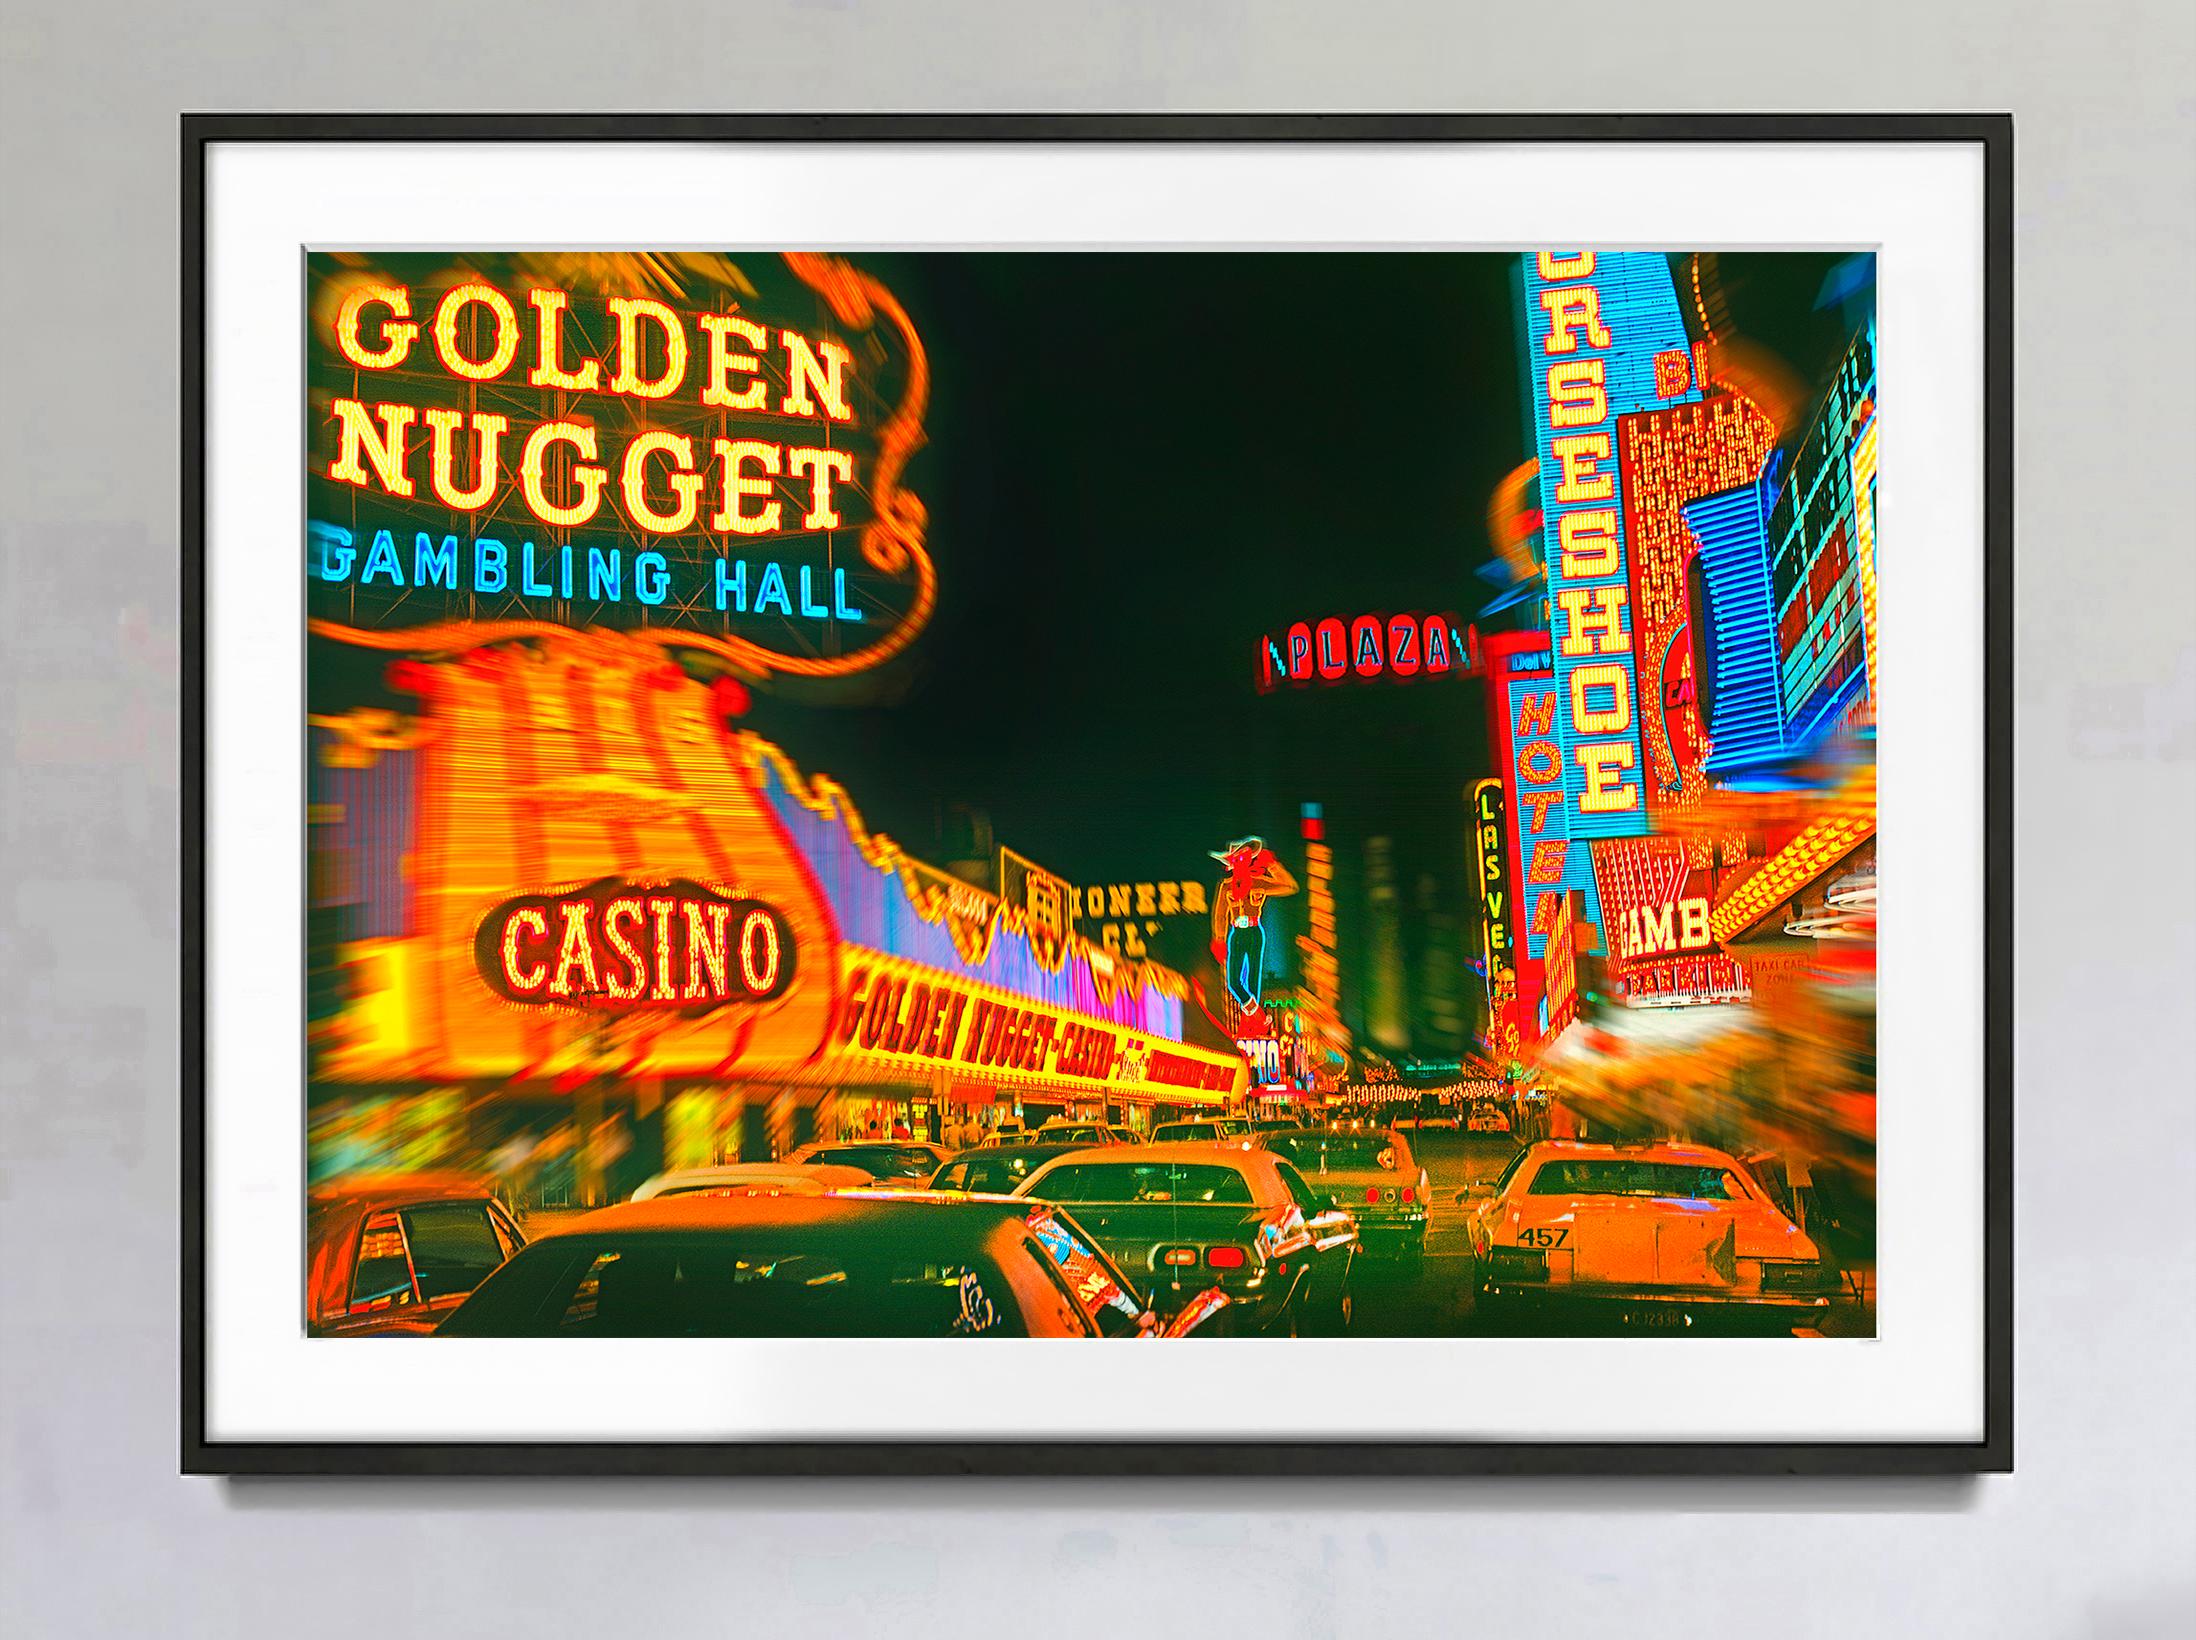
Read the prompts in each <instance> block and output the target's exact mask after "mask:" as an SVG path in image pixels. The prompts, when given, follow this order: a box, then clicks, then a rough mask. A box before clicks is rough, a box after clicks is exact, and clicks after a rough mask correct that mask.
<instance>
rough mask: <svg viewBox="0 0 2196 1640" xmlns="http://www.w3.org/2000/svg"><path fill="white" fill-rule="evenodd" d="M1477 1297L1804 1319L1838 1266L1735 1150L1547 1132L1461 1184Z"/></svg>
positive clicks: (1642, 1315) (1832, 1285) (1625, 1313)
mask: <svg viewBox="0 0 2196 1640" xmlns="http://www.w3.org/2000/svg"><path fill="white" fill-rule="evenodd" d="M1459 1199H1460V1200H1468V1201H1470V1202H1471V1204H1472V1205H1471V1211H1470V1212H1469V1213H1468V1214H1467V1216H1466V1228H1467V1230H1468V1231H1469V1233H1470V1236H1471V1242H1472V1251H1473V1253H1474V1254H1475V1255H1476V1256H1477V1258H1478V1260H1479V1278H1480V1288H1481V1293H1482V1296H1483V1300H1484V1301H1486V1302H1491V1303H1494V1304H1505V1303H1507V1304H1527V1303H1540V1304H1545V1303H1549V1302H1553V1301H1558V1300H1560V1301H1563V1302H1566V1303H1571V1304H1582V1305H1591V1306H1594V1307H1597V1308H1599V1309H1601V1310H1603V1311H1605V1312H1607V1313H1608V1314H1610V1315H1611V1316H1613V1317H1615V1318H1617V1319H1619V1320H1621V1321H1623V1322H1625V1323H1627V1324H1631V1325H1638V1326H1644V1327H1691V1326H1693V1325H1694V1324H1696V1323H1703V1324H1706V1323H1709V1322H1714V1321H1727V1322H1728V1321H1752V1322H1759V1321H1764V1320H1766V1321H1771V1322H1774V1323H1776V1324H1777V1325H1779V1326H1785V1327H1789V1326H1793V1325H1798V1324H1801V1320H1802V1319H1803V1318H1802V1317H1800V1316H1796V1315H1795V1314H1794V1312H1806V1311H1812V1310H1820V1309H1822V1308H1824V1307H1826V1306H1827V1305H1828V1304H1829V1302H1830V1295H1831V1294H1832V1293H1834V1292H1835V1291H1836V1290H1837V1288H1838V1284H1839V1275H1838V1268H1837V1266H1836V1264H1835V1263H1833V1262H1832V1261H1831V1260H1830V1259H1829V1258H1828V1257H1827V1256H1825V1255H1824V1253H1823V1252H1822V1250H1821V1249H1820V1248H1819V1247H1818V1246H1817V1245H1816V1244H1815V1243H1814V1241H1812V1240H1811V1239H1810V1238H1809V1237H1808V1236H1807V1235H1806V1234H1805V1233H1804V1232H1803V1231H1802V1230H1801V1229H1800V1228H1799V1226H1798V1225H1796V1224H1794V1223H1793V1222H1792V1221H1791V1220H1790V1219H1789V1218H1787V1217H1785V1215H1784V1214H1783V1213H1782V1212H1780V1211H1779V1210H1778V1209H1777V1205H1776V1203H1775V1202H1773V1201H1772V1200H1770V1198H1769V1195H1768V1193H1767V1192H1766V1191H1764V1190H1763V1189H1762V1187H1761V1185H1760V1184H1759V1183H1758V1182H1757V1181H1756V1180H1755V1179H1754V1178H1753V1177H1752V1176H1751V1175H1750V1174H1749V1173H1748V1172H1747V1171H1746V1169H1745V1168H1743V1167H1741V1166H1740V1165H1739V1163H1738V1162H1737V1161H1736V1160H1735V1159H1734V1158H1733V1157H1731V1156H1730V1155H1728V1154H1726V1153H1725V1152H1723V1151H1720V1150H1712V1149H1710V1148H1708V1147H1707V1146H1705V1145H1693V1144H1680V1143H1676V1142H1673V1141H1668V1140H1664V1141H1658V1142H1655V1143H1652V1144H1639V1145H1614V1144H1595V1143H1589V1142H1587V1141H1584V1140H1570V1139H1544V1140H1542V1141H1540V1142H1539V1143H1537V1144H1535V1145H1533V1146H1532V1147H1531V1148H1529V1149H1526V1150H1521V1151H1519V1152H1518V1154H1517V1156H1516V1157H1515V1158H1514V1159H1513V1160H1512V1161H1511V1163H1510V1165H1509V1166H1508V1167H1506V1168H1505V1169H1503V1171H1502V1173H1501V1175H1500V1176H1499V1177H1498V1178H1496V1179H1495V1181H1494V1182H1493V1184H1492V1185H1490V1186H1488V1187H1486V1189H1485V1193H1484V1194H1483V1195H1482V1194H1480V1193H1479V1192H1478V1191H1476V1190H1467V1191H1466V1192H1465V1193H1463V1195H1461V1196H1460V1198H1459Z"/></svg>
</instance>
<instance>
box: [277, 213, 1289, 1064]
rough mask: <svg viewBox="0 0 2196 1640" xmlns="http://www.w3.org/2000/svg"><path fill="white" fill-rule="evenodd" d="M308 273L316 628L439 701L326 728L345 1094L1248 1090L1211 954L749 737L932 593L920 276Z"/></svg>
mask: <svg viewBox="0 0 2196 1640" xmlns="http://www.w3.org/2000/svg"><path fill="white" fill-rule="evenodd" d="M312 281H313V293H314V300H313V308H312V324H313V327H314V328H313V338H312V342H313V347H312V358H313V366H312V372H311V380H310V384H309V386H310V399H311V403H310V411H311V430H312V443H311V446H310V450H309V457H308V459H309V467H308V495H309V503H310V514H309V522H308V529H307V540H306V570H307V581H308V599H309V609H310V614H311V630H312V632H313V634H314V636H315V639H316V641H319V642H322V643H324V644H330V645H335V646H339V647H341V648H347V649H351V650H354V651H387V652H396V653H397V654H398V655H399V656H400V657H401V658H398V659H395V660H393V661H392V662H391V663H390V664H389V665H388V666H387V668H386V670H385V672H384V674H383V684H384V687H383V690H382V693H383V695H384V697H385V698H386V697H390V696H393V697H394V698H396V699H397V700H399V701H401V702H402V703H403V704H401V705H398V706H394V707H391V706H387V705H382V706H374V707H354V708H352V709H349V710H341V711H330V712H321V713H318V714H316V715H315V716H314V717H313V718H312V720H311V722H312V733H313V738H314V747H315V752H316V756H315V758H314V771H313V782H314V788H313V797H312V810H311V820H312V833H313V849H312V855H313V859H314V903H315V906H316V908H319V909H320V910H322V911H324V912H325V913H327V915H326V916H324V917H323V926H324V927H330V926H332V927H333V932H332V933H331V934H328V935H326V936H325V937H324V938H323V939H322V940H321V942H320V949H321V951H322V953H323V954H322V957H321V964H322V972H321V975H320V982H319V985H318V993H317V994H318V997H319V1001H318V1004H317V1005H316V1009H315V1017H314V1023H313V1029H312V1043H313V1049H314V1068H315V1078H316V1081H317V1082H318V1083H320V1084H321V1085H323V1086H327V1085H336V1086H346V1085H348V1086H356V1085H360V1084H382V1085H388V1084H396V1085H412V1086H421V1085H426V1084H430V1083H462V1084H471V1085H474V1086H482V1085H487V1086H495V1087H513V1088H534V1089H543V1088H548V1089H559V1088H569V1087H573V1086H578V1085H583V1084H586V1083H589V1082H602V1083H609V1084H618V1085H632V1084H638V1083H642V1082H649V1083H655V1084H661V1083H663V1082H665V1081H669V1082H672V1083H676V1084H684V1085H687V1086H697V1087H708V1086H724V1085H735V1084H740V1085H746V1084H756V1083H760V1084H762V1085H765V1086H768V1087H773V1088H780V1089H782V1088H788V1087H794V1086H806V1087H808V1088H811V1089H816V1090H823V1089H835V1088H846V1087H858V1088H863V1089H877V1088H902V1089H910V1090H921V1091H922V1092H924V1093H925V1094H926V1095H927V1096H929V1097H931V1098H933V1099H934V1100H936V1101H937V1102H939V1103H941V1104H942V1103H944V1102H946V1101H948V1100H951V1101H953V1102H955V1103H959V1104H964V1105H965V1104H976V1103H982V1102H984V1101H987V1100H990V1099H993V1098H998V1097H1004V1096H1007V1095H1010V1094H1011V1095H1012V1096H1015V1097H1020V1096H1022V1095H1025V1094H1026V1095H1028V1096H1030V1097H1032V1098H1035V1099H1038V1100H1040V1101H1050V1102H1053V1103H1058V1104H1068V1103H1081V1104H1090V1105H1104V1104H1108V1103H1111V1104H1124V1103H1126V1104H1146V1105H1160V1104H1165V1105H1175V1106H1185V1105H1186V1106H1196V1105H1207V1104H1214V1103H1219V1102H1222V1101H1225V1100H1227V1099H1230V1098H1232V1097H1236V1096H1238V1095H1239V1094H1240V1093H1241V1090H1242V1088H1243V1086H1244V1084H1245V1081H1246V1079H1247V1070H1246V1067H1245V1066H1244V1063H1243V1061H1242V1060H1241V1058H1240V1057H1239V1056H1238V1055H1236V1054H1234V1053H1232V1052H1229V1051H1222V1050H1214V1049H1208V1048H1203V1047H1198V1046H1195V1045H1193V1044H1189V1043H1185V1042H1184V1041H1183V1040H1182V1038H1183V1015H1184V1005H1185V1001H1186V1000H1187V996H1188V991H1187V986H1186V984H1185V983H1184V981H1183V980H1182V978H1181V976H1179V975H1177V974H1175V973H1173V972H1172V971H1170V970H1167V969H1164V968H1161V967H1159V966H1157V965H1155V964H1150V963H1145V962H1138V961H1131V960H1125V959H1123V958H1121V957H1119V956H1117V955H1115V954H1113V953H1110V952H1108V951H1106V950H1104V949H1103V948H1101V947H1099V946H1096V945H1094V944H1092V943H1090V942H1088V941H1086V940H1085V939H1084V938H1083V937H1082V936H1081V935H1079V934H1077V933H1076V932H1075V930H1074V928H1073V926H1072V921H1071V919H1070V917H1069V915H1068V912H1067V908H1066V902H1065V901H1064V900H1063V899H1062V898H1061V897H1060V895H1059V894H1058V893H1056V892H1055V893H1050V894H1041V893H1037V892H1034V891H1031V892H1028V893H1024V894H1022V895H1020V896H1019V897H1013V896H1005V897H1003V896H1000V895H994V894H990V893H987V892H985V891H983V890H981V889H978V888H975V887H973V886H971V885H970V884H968V883H965V882H961V881H959V880H957V879H954V878H950V877H947V876H945V875H944V874H942V873H939V872H937V871H934V870H932V869H931V868H929V867H927V866H925V865H923V864H922V863H920V862H918V861H915V860H912V859H910V858H908V857H907V856H906V855H904V854H903V853H902V852H901V851H900V850H899V848H898V847H897V846H896V845H895V844H894V843H892V842H891V841H890V840H889V839H887V838H884V837H879V836H874V835H872V834H871V833H870V832H869V831H868V830H867V829H866V827H865V826H864V825H863V823H862V821H861V818H860V816H859V814H858V813H857V812H856V810H855V809H854V806H853V804H852V803H851V801H850V800H849V799H848V798H847V796H846V794H845V793H844V792H843V791H842V790H841V789H840V788H839V787H837V786H836V785H835V784H833V783H832V782H830V781H828V780H825V779H821V778H818V779H809V778H805V777H803V776H802V775H801V774H799V773H798V772H797V771H796V770H795V769H794V767H793V765H792V764H791V762H790V761H789V760H788V759H787V758H786V757H785V756H784V755H783V754H782V753H780V752H779V751H778V750H777V748H775V747H774V746H771V745H769V744H768V743H766V742H764V741H762V740H761V739H759V738H757V737H756V736H754V735H752V734H748V733H744V732H742V731H740V730H739V729H738V728H737V727H736V725H735V722H734V720H735V719H736V718H737V717H738V716H739V714H740V712H741V710H742V709H743V706H744V702H745V685H746V684H747V683H754V682H762V681H765V680H767V679H768V678H770V676H771V675H772V674H791V675H794V676H799V677H805V678H828V677H832V676H837V675H846V674H852V673H857V672H860V671H863V670H865V669H867V668H870V667H873V666H875V665H877V664H879V663H880V662H882V661H884V660H887V659H889V658H890V657H891V656H893V655H894V654H896V653H898V652H899V651H900V650H902V649H904V648H905V647H906V645H907V644H909V643H910V642H912V641H913V640H914V638H915V637H916V636H917V635H918V634H919V632H920V631H921V630H922V628H923V626H924V624H925V622H926V621H927V619H928V617H929V613H930V610H931V607H932V604H933V601H934V593H935V575H934V571H933V569H932V565H931V561H930V558H929V556H928V554H927V551H926V550H925V547H924V543H923V525H924V513H923V508H922V505H921V503H920V502H919V501H918V500H917V499H916V498H915V497H914V496H913V495H912V494H910V493H909V492H908V491H907V490H906V489H905V488H904V487H903V486H902V483H901V478H902V474H903V470H904V467H905V464H906V461H907V458H908V456H909V455H910V454H911V453H912V451H913V450H914V448H915V446H916V445H917V444H918V443H919V442H920V439H921V420H920V418H921V413H922V408H923V404H924V401H925V396H926V393H927V369H926V366H925V363H924V357H923V352H922V347H921V344H920V342H919V341H918V340H917V338H916V336H915V333H914V331H913V329H912V327H911V326H910V325H909V323H908V321H907V318H906V315H905V312H904V311H903V310H902V309H901V307H900V305H899V304H898V302H897V301H896V300H894V298H893V297H892V295H891V293H890V292H889V291H888V290H886V289H885V288H884V287H883V286H882V285H881V284H879V283H878V282H877V281H876V280H875V279H873V278H871V277H870V276H869V275H867V274H865V273H863V272H861V271H859V270H857V269H855V268H854V267H852V266H850V265H849V264H846V263H844V262H840V261H838V260H836V259H833V258H827V257H812V256H795V255H788V256H785V257H783V258H773V259H768V260H767V261H765V262H763V263H760V264H755V263H750V262H740V263H734V262H732V261H730V260H727V259H724V258H720V257H712V256H672V257H657V256H644V255H615V256H600V257H597V256H585V255H545V256H539V257H530V256H524V255H510V256H490V257H472V258H467V259H464V260H463V261H462V262H451V261H450V260H448V259H447V258H433V257H424V256H393V257H375V258H371V259H368V258H362V257H350V256H316V257H314V258H313V262H312ZM1015 880H1016V881H1017V882H1022V883H1025V884H1028V883H1039V882H1046V883H1049V882H1051V881H1052V879H1050V878H1049V877H1046V876H1044V875H1042V874H1038V873H1034V872H1033V871H1024V872H1022V873H1020V874H1019V875H1018V876H1017V877H1016V879H1015ZM338 913H340V916H338V915H337V914H338ZM331 918H332V919H334V920H333V922H332V923H331V921H330V919H331Z"/></svg>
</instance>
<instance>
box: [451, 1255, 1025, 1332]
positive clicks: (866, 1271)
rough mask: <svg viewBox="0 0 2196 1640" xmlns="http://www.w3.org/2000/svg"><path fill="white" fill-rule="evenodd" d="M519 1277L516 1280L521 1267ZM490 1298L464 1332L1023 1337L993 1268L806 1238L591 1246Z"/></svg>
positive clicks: (1007, 1294) (1001, 1278)
mask: <svg viewBox="0 0 2196 1640" xmlns="http://www.w3.org/2000/svg"><path fill="white" fill-rule="evenodd" d="M529 1256H530V1255H529ZM536 1268H539V1267H538V1266H537V1267H536ZM513 1273H514V1274H517V1273H519V1271H518V1265H517V1263H516V1262H514V1266H513ZM482 1297H483V1298H484V1299H489V1298H494V1299H498V1300H502V1301H503V1302H501V1303H498V1304H496V1305H494V1306H492V1310H491V1313H488V1314H483V1315H479V1316H474V1317H472V1320H473V1321H474V1325H473V1326H471V1327H460V1328H458V1329H456V1330H460V1331H474V1332H485V1333H528V1334H530V1333H539V1332H548V1333H551V1334H555V1335H559V1336H568V1337H590V1336H592V1337H604V1338H682V1337H685V1338H815V1337H825V1338H849V1337H864V1338H948V1337H1013V1336H1020V1335H1021V1333H1022V1331H1023V1326H1022V1321H1021V1316H1020V1312H1019V1309H1018V1308H1017V1306H1016V1304H1015V1302H1014V1299H1013V1297H1012V1294H1011V1291H1010V1289H1009V1288H1008V1285H1007V1283H1006V1280H1005V1278H1004V1276H1003V1275H1002V1274H1001V1273H1000V1272H999V1271H998V1270H997V1269H996V1268H993V1267H991V1266H989V1264H988V1262H986V1261H981V1260H977V1259H970V1260H967V1261H958V1260H953V1259H944V1260H939V1259H931V1258H925V1257H922V1256H920V1255H909V1254H902V1253H896V1252H893V1251H891V1250H890V1249H886V1248H877V1249H867V1248H864V1249H862V1250H860V1251H859V1252H853V1253H849V1252H845V1251H841V1250H837V1249H829V1250H825V1249H817V1248H812V1247H804V1246H803V1245H802V1244H801V1243H800V1241H799V1240H798V1239H788V1240H785V1241H783V1242H782V1243H778V1244H772V1243H769V1242H767V1241H758V1242H754V1243H747V1244H740V1243H735V1242H733V1241H731V1240H730V1239H728V1238H712V1239H711V1240H709V1241H708V1242H698V1241H685V1240H681V1239H677V1238H670V1237H651V1238H648V1239H647V1240H637V1241H633V1242H630V1243H626V1244H623V1245H617V1244H613V1245H607V1246H598V1247H592V1248H583V1249H582V1250H581V1252H580V1255H579V1256H576V1257H566V1258H563V1259H560V1260H557V1261H556V1263H555V1267H554V1268H553V1269H551V1270H549V1271H547V1272H546V1280H545V1281H543V1282H542V1283H541V1290H540V1291H539V1292H538V1293H534V1294H526V1293H511V1292H506V1291H505V1290H504V1288H503V1287H502V1286H501V1284H499V1285H498V1287H496V1288H492V1289H490V1291H489V1292H488V1293H484V1294H483V1295H482ZM470 1308H471V1307H470V1306H468V1310H470ZM459 1319H460V1320H461V1321H463V1320H464V1319H466V1317H464V1316H461V1317H460V1318H459Z"/></svg>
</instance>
